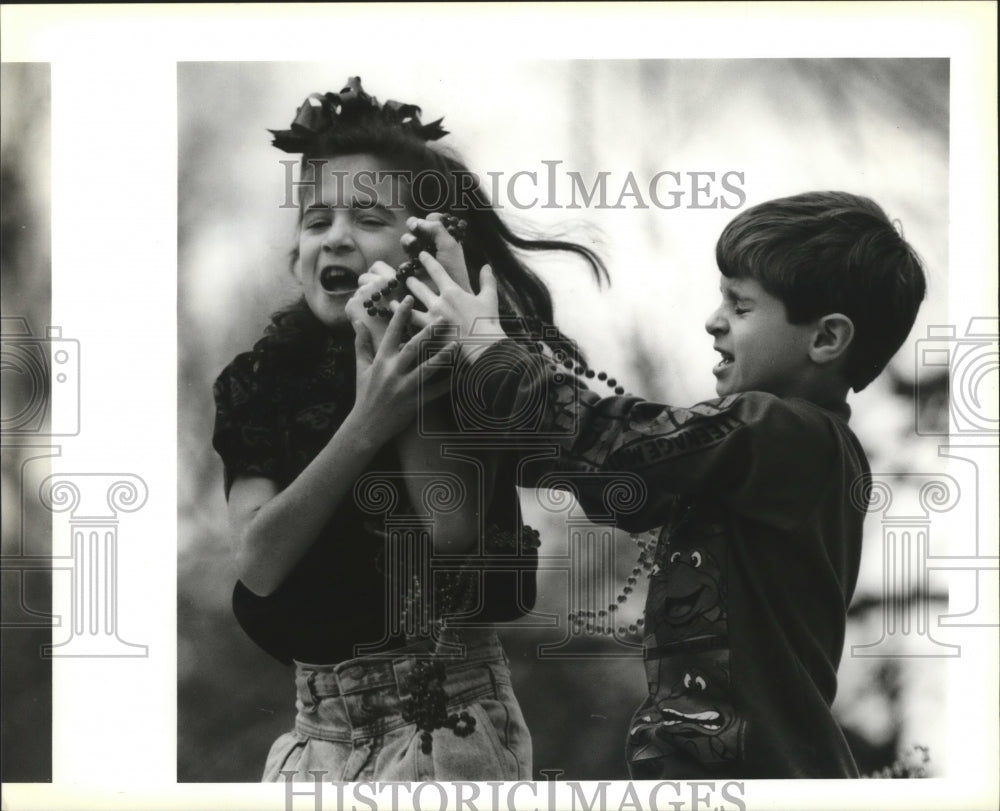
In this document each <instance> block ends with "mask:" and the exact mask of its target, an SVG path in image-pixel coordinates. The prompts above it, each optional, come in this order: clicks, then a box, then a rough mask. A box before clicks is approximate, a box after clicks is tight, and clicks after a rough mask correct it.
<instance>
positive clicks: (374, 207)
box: [305, 200, 392, 215]
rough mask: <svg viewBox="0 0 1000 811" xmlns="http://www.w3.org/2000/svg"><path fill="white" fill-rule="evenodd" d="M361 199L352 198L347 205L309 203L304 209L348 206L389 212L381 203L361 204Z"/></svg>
mask: <svg viewBox="0 0 1000 811" xmlns="http://www.w3.org/2000/svg"><path fill="white" fill-rule="evenodd" d="M361 203H362V201H361V200H352V201H351V204H350V205H349V206H336V205H331V204H329V203H310V204H309V205H308V206H306V209H305V210H306V211H333V210H334V209H338V208H339V209H346V208H349V209H350V210H351V211H379V212H382V213H384V214H387V215H388V214H389V213H390V212H391V211H392V209H390V208H389V207H388V206H386V205H384V204H382V203H371V204H370V205H362V204H361Z"/></svg>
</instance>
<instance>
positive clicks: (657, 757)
mask: <svg viewBox="0 0 1000 811" xmlns="http://www.w3.org/2000/svg"><path fill="white" fill-rule="evenodd" d="M706 506H707V504H706V502H700V503H699V502H698V501H694V500H690V499H681V500H680V501H679V502H678V504H677V508H676V510H675V511H674V514H673V515H672V517H671V520H670V521H669V522H668V525H667V526H666V528H665V530H664V532H663V533H662V535H661V538H660V542H659V544H658V547H657V552H656V557H655V565H654V568H653V570H652V573H651V577H650V584H649V593H648V596H647V600H646V627H647V632H648V636H647V638H646V672H647V679H648V682H649V696H648V697H647V699H646V701H645V702H644V703H643V705H642V707H641V708H640V709H639V710H638V712H637V713H636V715H635V717H634V718H633V721H632V725H631V728H630V730H629V738H628V757H629V761H630V763H631V765H632V768H633V772H634V776H636V777H639V778H640V779H641V776H640V775H641V774H642V773H643V770H644V769H646V768H651V769H653V772H651V774H653V773H655V774H667V773H682V772H683V771H684V769H685V768H691V766H692V761H693V762H694V763H697V764H703V765H705V766H707V765H709V764H717V763H720V762H725V761H731V760H736V759H739V758H742V757H743V741H744V739H745V736H746V720H745V719H744V718H742V717H741V716H740V715H738V714H737V712H736V709H735V707H734V705H733V699H732V692H733V691H732V684H731V682H730V671H729V637H728V623H727V588H726V586H727V583H726V562H727V556H726V527H725V524H724V522H722V521H718V520H715V519H713V517H712V513H709V512H708V511H707V510H706V509H705V507H706ZM675 758H676V759H678V761H679V762H678V767H677V768H678V769H679V771H669V770H668V771H662V769H663V767H664V759H675Z"/></svg>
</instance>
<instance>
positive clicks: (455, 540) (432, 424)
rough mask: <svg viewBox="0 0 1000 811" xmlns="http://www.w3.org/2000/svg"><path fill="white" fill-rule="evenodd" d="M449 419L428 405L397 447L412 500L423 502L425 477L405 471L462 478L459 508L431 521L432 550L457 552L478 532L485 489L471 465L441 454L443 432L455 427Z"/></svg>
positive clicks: (400, 435) (401, 438) (461, 550)
mask: <svg viewBox="0 0 1000 811" xmlns="http://www.w3.org/2000/svg"><path fill="white" fill-rule="evenodd" d="M451 423H452V421H451V418H450V417H449V416H448V415H447V414H446V413H445V412H443V411H442V410H441V409H439V408H427V410H425V412H424V413H423V415H422V419H420V420H417V421H415V422H414V423H413V424H412V425H411V426H410V427H409V428H407V429H406V430H404V431H403V432H402V433H400V434H399V436H398V437H397V440H396V447H397V450H398V452H399V461H400V467H401V468H402V471H403V479H404V481H405V483H406V485H405V486H406V488H407V492H408V494H409V496H410V502H411V503H412V504H414V505H420V504H422V503H423V498H424V488H425V486H426V484H427V480H426V479H425V478H424V477H421V476H413V475H407V474H415V473H427V474H430V475H431V476H432V477H433V475H434V474H439V475H443V474H446V475H448V476H456V477H458V478H459V479H460V480H461V482H462V485H463V489H464V490H465V493H466V498H465V499H463V501H462V503H461V505H460V506H459V507H458V509H456V510H454V511H452V512H447V513H442V514H441V515H439V516H436V517H435V522H434V546H435V550H436V551H439V552H445V553H460V552H465V551H467V550H469V549H471V548H472V547H473V546H474V544H475V542H476V540H477V538H478V536H479V530H480V511H479V507H480V504H479V502H480V499H481V497H483V496H484V493H481V492H480V482H479V480H478V477H477V476H476V475H475V474H476V469H475V467H474V466H473V465H471V464H469V463H468V462H464V461H462V460H459V459H452V458H448V457H446V456H444V453H443V448H444V445H445V444H446V440H445V439H442V436H447V434H448V433H450V432H453V431H454V430H455V429H454V427H453V426H452V424H451ZM421 429H430V432H429V433H430V434H432V435H431V436H428V435H427V432H425V431H422V430H421ZM484 489H485V488H484Z"/></svg>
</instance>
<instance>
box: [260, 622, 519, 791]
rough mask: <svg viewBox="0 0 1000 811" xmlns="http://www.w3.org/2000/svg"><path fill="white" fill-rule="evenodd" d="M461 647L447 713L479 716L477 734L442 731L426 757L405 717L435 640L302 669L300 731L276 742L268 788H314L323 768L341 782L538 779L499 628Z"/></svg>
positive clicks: (448, 687) (448, 683)
mask: <svg viewBox="0 0 1000 811" xmlns="http://www.w3.org/2000/svg"><path fill="white" fill-rule="evenodd" d="M460 640H461V642H462V643H463V645H464V653H462V654H461V655H458V654H456V655H454V656H451V655H449V656H448V657H447V658H446V659H445V662H446V676H445V679H444V684H443V687H444V690H445V695H446V696H447V702H448V712H449V713H452V712H461V711H462V710H466V711H467V712H468V713H469V714H470V715H471V716H472V717H473V718H475V720H476V724H475V729H474V731H473V732H472V734H470V735H468V736H466V737H459V736H457V735H456V734H455V733H454V732H452V731H451V730H450V729H438V730H435V731H434V733H433V745H432V747H431V753H430V754H425V753H424V752H423V751H422V748H421V740H420V732H419V731H418V730H417V728H416V725H415V724H413V723H409V722H407V721H405V720H403V717H402V713H401V703H402V700H403V699H404V698H405V697H406V694H405V692H404V688H403V686H402V685H404V684H405V683H406V681H405V680H406V677H407V674H408V673H410V671H411V670H412V669H413V666H414V665H415V664H416V663H417V662H418V661H421V660H422V659H423V660H425V659H426V658H427V653H428V651H429V649H430V646H429V644H428V643H424V642H418V643H414V644H413V645H409V646H407V647H405V648H400V649H399V650H396V651H392V652H391V653H390V654H386V655H379V656H364V657H361V658H358V659H349V660H348V661H346V662H341V663H339V664H336V665H310V664H305V663H301V662H296V666H295V685H296V689H297V693H298V698H297V700H296V702H295V704H296V707H297V709H298V714H297V716H296V718H295V729H294V730H292V731H291V732H286V733H285V734H284V735H282V736H281V737H280V738H278V740H277V741H275V742H274V745H273V746H272V747H271V751H270V754H269V755H268V757H267V764H266V765H265V767H264V777H263V781H264V782H284V781H286V780H289V779H291V780H300V781H310V782H314V781H315V780H316V779H317V776H316V775H314V774H312V772H317V771H318V772H321V774H320V775H319V779H320V780H321V781H322V782H336V783H349V782H361V781H366V782H419V781H426V780H448V781H450V780H471V781H480V782H482V781H485V780H531V779H532V766H531V735H530V734H529V732H528V728H527V726H526V725H525V723H524V716H523V715H522V714H521V708H520V706H519V705H518V703H517V699H516V698H515V697H514V692H513V689H512V688H511V683H510V668H509V667H508V662H507V656H506V654H505V653H504V651H503V648H502V647H501V645H500V640H499V639H498V638H497V636H496V634H495V633H494V632H492V631H490V632H481V631H477V632H462V635H461V637H460ZM283 772H284V774H283ZM290 773H294V774H290Z"/></svg>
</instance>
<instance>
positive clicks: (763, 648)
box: [409, 192, 925, 779]
mask: <svg viewBox="0 0 1000 811" xmlns="http://www.w3.org/2000/svg"><path fill="white" fill-rule="evenodd" d="M423 227H425V226H424V225H423V224H422V225H421V226H420V228H423ZM428 228H429V229H431V230H433V229H435V228H436V226H428ZM435 237H436V238H437V235H436V234H435ZM439 255H440V256H445V254H443V253H440V254H439ZM716 256H717V261H718V265H719V269H720V270H721V271H722V280H721V291H722V302H721V304H720V305H719V307H718V308H717V309H716V310H715V312H713V313H712V314H711V315H710V316H709V318H708V320H707V322H706V324H705V328H706V330H707V331H708V332H709V334H711V336H712V337H713V339H714V347H715V349H716V350H717V351H718V352H719V353H720V355H721V359H720V361H719V363H718V364H717V365H716V366H715V367H714V368H713V370H712V372H713V374H714V375H715V378H716V392H717V393H718V395H719V398H718V399H715V400H711V401H708V402H705V403H700V404H698V405H696V406H693V407H692V408H688V409H683V408H674V407H671V406H664V405H657V404H654V403H650V402H645V401H642V400H640V399H637V398H634V397H628V396H625V397H623V396H617V397H608V398H605V399H601V398H599V397H598V396H597V395H596V394H593V393H592V392H590V391H588V390H586V389H585V388H584V387H582V386H581V385H580V384H578V383H576V382H575V379H574V378H573V376H572V375H571V374H566V372H565V370H563V369H557V367H556V366H551V365H548V364H547V363H540V362H539V356H538V353H537V351H536V350H534V349H531V348H526V347H525V346H524V345H523V344H521V343H518V342H515V341H511V340H503V341H500V342H496V343H493V344H492V345H488V344H489V342H488V341H486V340H484V339H483V337H475V336H472V333H473V330H474V329H476V328H477V326H476V325H477V322H478V327H479V331H480V333H481V332H482V330H481V327H482V324H483V323H484V322H485V323H493V322H491V319H496V315H497V311H496V305H495V301H496V296H495V286H494V283H493V279H492V273H491V272H489V271H488V270H486V269H484V271H483V273H482V274H481V284H482V290H481V292H480V294H479V295H478V296H475V297H474V296H472V295H471V294H469V293H467V292H465V291H463V290H461V289H460V288H459V287H458V286H457V285H456V284H454V283H453V282H451V280H450V279H449V278H448V277H447V275H446V274H445V271H444V269H443V267H442V266H441V265H440V264H437V263H436V262H435V261H434V260H433V259H430V258H429V257H426V255H424V256H423V257H422V260H423V262H424V264H425V266H426V267H427V269H428V272H429V273H430V276H431V278H432V280H433V281H434V282H435V283H436V284H437V286H438V288H439V289H440V290H441V295H440V296H438V295H436V294H434V293H432V292H431V291H430V290H429V288H428V287H427V286H426V285H423V284H422V283H421V282H419V280H410V281H409V286H410V289H411V290H412V291H413V292H414V293H415V294H417V296H418V297H419V298H421V299H422V300H423V301H424V303H425V304H427V305H428V308H429V313H430V316H431V317H434V316H440V317H444V318H446V319H447V320H449V321H451V322H452V323H454V324H456V325H457V326H458V328H459V335H460V336H461V337H462V338H463V339H464V340H463V343H462V349H463V353H464V354H465V356H466V358H467V359H468V360H470V361H472V363H471V367H470V368H469V370H468V372H467V375H468V376H467V377H466V381H465V382H467V383H469V382H470V381H475V383H476V385H477V389H476V395H477V398H476V399H477V400H478V401H479V402H481V403H486V404H488V408H489V409H490V412H491V414H492V415H493V416H494V417H496V418H497V419H499V418H502V417H505V416H507V417H510V416H513V415H518V416H519V418H523V415H524V413H525V409H531V408H535V410H537V411H538V412H539V417H540V425H539V427H540V429H541V430H544V431H546V432H548V433H550V434H551V435H552V436H553V437H555V436H556V435H555V433H552V431H551V429H553V428H558V427H559V426H574V428H573V430H572V432H571V434H568V435H566V436H565V437H563V438H554V439H552V441H553V442H555V443H557V444H558V445H559V457H558V459H557V460H555V462H554V463H553V462H548V463H547V466H548V468H549V469H551V467H552V465H553V464H555V466H556V467H558V468H559V469H560V470H569V471H578V472H583V473H586V474H588V475H584V476H582V477H580V481H581V482H583V484H581V485H580V486H579V487H578V488H577V490H578V492H577V495H578V498H579V500H580V503H581V505H582V506H583V507H584V509H585V510H588V512H589V511H591V508H593V509H594V510H602V509H603V507H602V505H601V492H602V490H603V486H602V485H603V484H606V483H607V482H608V481H609V480H613V478H614V474H615V473H618V472H625V473H628V474H630V475H632V476H636V475H637V476H639V477H641V479H642V480H643V483H644V484H645V488H646V496H645V500H644V502H643V503H642V505H641V507H640V508H639V509H638V510H637V511H634V512H631V513H630V514H629V515H628V516H625V517H623V518H622V519H621V520H620V521H619V526H621V527H622V528H624V529H629V530H632V531H639V530H646V529H649V528H651V527H654V526H658V525H660V524H663V525H664V527H663V530H662V532H661V534H660V540H659V543H658V545H657V550H656V554H655V565H654V567H653V569H652V575H651V578H650V583H649V593H648V597H647V601H646V608H645V623H644V629H645V632H646V637H645V660H646V670H647V679H648V682H649V695H648V697H647V699H646V700H645V702H644V703H643V704H642V706H641V707H640V708H639V709H638V711H637V712H636V713H635V716H634V717H633V719H632V722H631V724H630V725H629V733H628V740H627V745H626V748H627V757H628V762H629V769H630V772H631V775H632V777H633V779H670V778H710V779H712V778H723V777H725V778H728V777H744V778H778V777H810V778H829V777H857V774H858V773H857V768H856V766H855V764H854V761H853V759H852V757H851V753H850V751H849V749H848V747H847V744H846V742H845V740H844V737H843V734H842V733H841V731H840V729H839V727H838V726H837V723H836V721H835V720H834V718H833V715H832V713H831V711H830V705H831V704H832V702H833V698H834V694H835V692H836V686H837V681H836V673H837V666H838V664H839V661H840V656H841V651H842V648H843V643H844V628H845V623H846V612H847V608H848V605H849V604H850V601H851V597H852V594H853V592H854V586H855V582H856V579H857V573H858V563H859V559H860V554H861V540H862V523H863V520H864V514H865V510H866V508H867V503H868V490H867V483H868V481H869V477H870V470H869V467H868V462H867V459H866V458H865V454H864V451H863V450H862V448H861V446H860V444H859V443H858V440H857V439H856V437H855V436H854V434H853V433H852V432H851V430H850V429H849V428H848V426H847V420H848V418H849V416H850V409H849V407H848V405H847V402H846V398H847V392H848V389H850V388H853V389H854V390H855V391H860V390H861V389H863V388H864V387H865V386H866V385H867V384H868V383H870V382H871V381H872V380H873V379H874V378H875V377H876V376H877V375H878V374H879V372H880V371H881V370H882V369H883V367H884V366H885V365H886V363H887V362H888V361H889V359H890V358H891V357H892V355H893V354H894V353H895V352H896V351H897V350H898V349H899V347H900V346H901V345H902V343H903V341H904V340H905V338H906V336H907V334H908V333H909V331H910V329H911V327H912V326H913V322H914V319H915V317H916V314H917V310H918V309H919V307H920V303H921V301H922V300H923V297H924V293H925V282H924V274H923V270H922V268H921V264H920V261H919V259H918V258H917V256H916V254H915V253H914V251H913V250H912V248H911V247H910V246H909V245H908V244H907V243H906V242H905V241H904V240H903V239H902V237H901V236H900V235H899V234H898V233H897V231H896V230H895V229H894V228H893V226H892V224H891V223H890V222H889V220H888V218H887V217H886V215H885V214H884V213H883V211H882V210H881V209H880V208H879V207H878V206H877V205H876V204H875V203H873V202H872V201H871V200H868V199H866V198H863V197H858V196H855V195H851V194H846V193H842V192H811V193H807V194H802V195H798V196H795V197H789V198H784V199H780V200H774V201H771V202H767V203H763V204H761V205H758V206H756V207H754V208H751V209H748V210H747V211H745V212H743V213H742V214H740V215H739V216H738V217H736V219H734V220H733V221H732V222H731V223H730V224H729V225H728V226H727V227H726V228H725V230H724V231H723V233H722V236H721V237H720V239H719V242H718V246H717V249H716ZM442 261H447V259H443V260H442ZM496 334H499V330H497V331H496ZM469 336H472V337H471V339H469ZM487 345H488V346H487ZM512 356H514V357H516V358H519V359H520V361H521V362H519V363H512ZM554 370H557V371H554ZM560 380H561V381H562V382H559V381H560ZM462 391H468V389H464V390H463V389H462V388H461V386H459V387H457V388H456V392H462ZM535 404H536V405H535ZM544 472H545V471H544V470H541V469H529V470H526V472H525V480H524V482H523V484H525V485H528V486H530V485H531V484H532V483H535V482H537V481H538V478H539V477H540V475H541V474H542V473H544Z"/></svg>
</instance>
